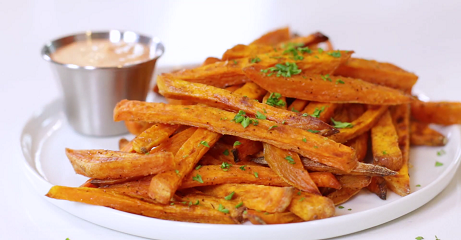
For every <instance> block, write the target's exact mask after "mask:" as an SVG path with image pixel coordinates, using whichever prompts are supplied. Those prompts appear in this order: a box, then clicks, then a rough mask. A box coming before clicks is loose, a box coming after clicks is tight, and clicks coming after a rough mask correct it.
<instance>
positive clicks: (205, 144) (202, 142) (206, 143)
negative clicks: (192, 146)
mask: <svg viewBox="0 0 461 240" xmlns="http://www.w3.org/2000/svg"><path fill="white" fill-rule="evenodd" d="M200 144H202V145H203V146H205V147H207V148H209V147H210V145H208V142H207V141H201V142H200Z"/></svg>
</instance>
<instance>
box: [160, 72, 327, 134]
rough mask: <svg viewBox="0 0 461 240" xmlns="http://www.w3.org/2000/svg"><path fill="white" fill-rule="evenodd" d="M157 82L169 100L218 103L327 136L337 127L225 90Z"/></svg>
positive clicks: (196, 84)
mask: <svg viewBox="0 0 461 240" xmlns="http://www.w3.org/2000/svg"><path fill="white" fill-rule="evenodd" d="M157 83H158V85H159V88H160V93H161V94H162V95H164V96H165V97H169V98H177V99H186V100H192V101H196V102H201V103H205V104H208V105H212V106H217V103H218V104H219V105H218V107H219V108H224V109H231V110H234V111H239V110H242V111H245V113H247V114H251V115H256V114H258V112H259V114H260V115H261V116H264V118H261V119H265V118H267V119H268V120H272V121H275V122H277V123H280V124H281V123H282V122H285V123H286V124H287V125H290V126H293V127H299V128H303V129H312V130H317V131H321V133H322V134H323V135H331V134H333V133H334V132H335V131H334V128H332V127H331V126H329V125H328V124H326V123H324V122H322V121H320V120H318V119H316V118H314V117H311V116H304V117H303V116H302V114H301V113H295V112H291V111H286V110H281V109H277V108H275V107H272V106H269V105H267V104H264V103H260V102H258V101H254V100H253V99H250V98H248V97H241V96H238V95H236V94H232V93H230V92H228V91H226V90H224V89H220V88H216V87H213V86H208V85H204V84H200V83H191V82H186V81H183V80H179V79H169V78H167V77H164V76H158V77H157ZM221 105H224V107H221ZM232 118H233V117H232ZM232 118H231V119H232ZM229 120H230V119H229Z"/></svg>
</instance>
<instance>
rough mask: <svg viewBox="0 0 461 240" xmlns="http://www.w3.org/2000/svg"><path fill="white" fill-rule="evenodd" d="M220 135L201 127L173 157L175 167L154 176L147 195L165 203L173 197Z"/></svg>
mask: <svg viewBox="0 0 461 240" xmlns="http://www.w3.org/2000/svg"><path fill="white" fill-rule="evenodd" d="M220 137H221V135H220V134H218V133H214V132H211V131H208V130H205V129H202V128H199V129H197V130H196V131H195V132H194V134H193V135H192V136H191V137H190V138H189V139H188V140H187V141H186V142H185V143H184V144H183V145H182V146H181V148H180V149H179V151H178V152H177V153H176V155H175V157H174V163H175V169H174V170H169V171H166V172H163V173H160V174H157V175H156V176H154V177H153V178H152V180H151V184H150V187H149V197H151V198H152V199H154V200H155V201H157V202H159V203H163V204H166V203H168V201H170V199H171V198H172V197H173V195H174V193H175V192H176V190H177V189H178V187H179V185H180V184H181V182H182V180H183V178H184V176H186V175H187V174H189V173H190V171H191V170H192V169H193V168H194V166H195V164H197V162H198V161H199V160H200V158H202V156H203V155H204V154H205V153H206V152H207V151H208V149H210V147H211V146H213V145H214V143H215V142H216V141H218V139H219V138H220Z"/></svg>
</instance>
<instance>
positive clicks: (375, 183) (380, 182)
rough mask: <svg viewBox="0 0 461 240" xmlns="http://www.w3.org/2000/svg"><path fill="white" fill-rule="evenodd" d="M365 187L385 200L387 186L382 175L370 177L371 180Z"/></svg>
mask: <svg viewBox="0 0 461 240" xmlns="http://www.w3.org/2000/svg"><path fill="white" fill-rule="evenodd" d="M367 188H368V190H370V192H372V193H374V194H376V195H377V196H378V197H379V198H381V199H382V200H386V197H387V186H386V180H384V178H383V177H378V176H375V177H371V182H370V184H369V185H368V187H367Z"/></svg>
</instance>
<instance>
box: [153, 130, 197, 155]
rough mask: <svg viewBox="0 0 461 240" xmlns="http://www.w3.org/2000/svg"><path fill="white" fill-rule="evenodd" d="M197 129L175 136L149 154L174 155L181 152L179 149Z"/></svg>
mask: <svg viewBox="0 0 461 240" xmlns="http://www.w3.org/2000/svg"><path fill="white" fill-rule="evenodd" d="M196 130H197V128H194V127H190V128H188V129H186V130H184V131H182V132H179V133H177V134H175V135H173V136H172V137H171V138H169V139H168V140H166V141H165V142H163V143H161V144H160V145H159V146H158V147H156V148H154V149H152V150H150V152H149V154H155V153H159V152H171V153H173V155H176V153H177V152H178V151H179V148H181V146H182V145H183V144H184V143H185V142H186V141H187V139H189V138H190V137H191V136H192V134H194V132H195V131H196Z"/></svg>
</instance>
